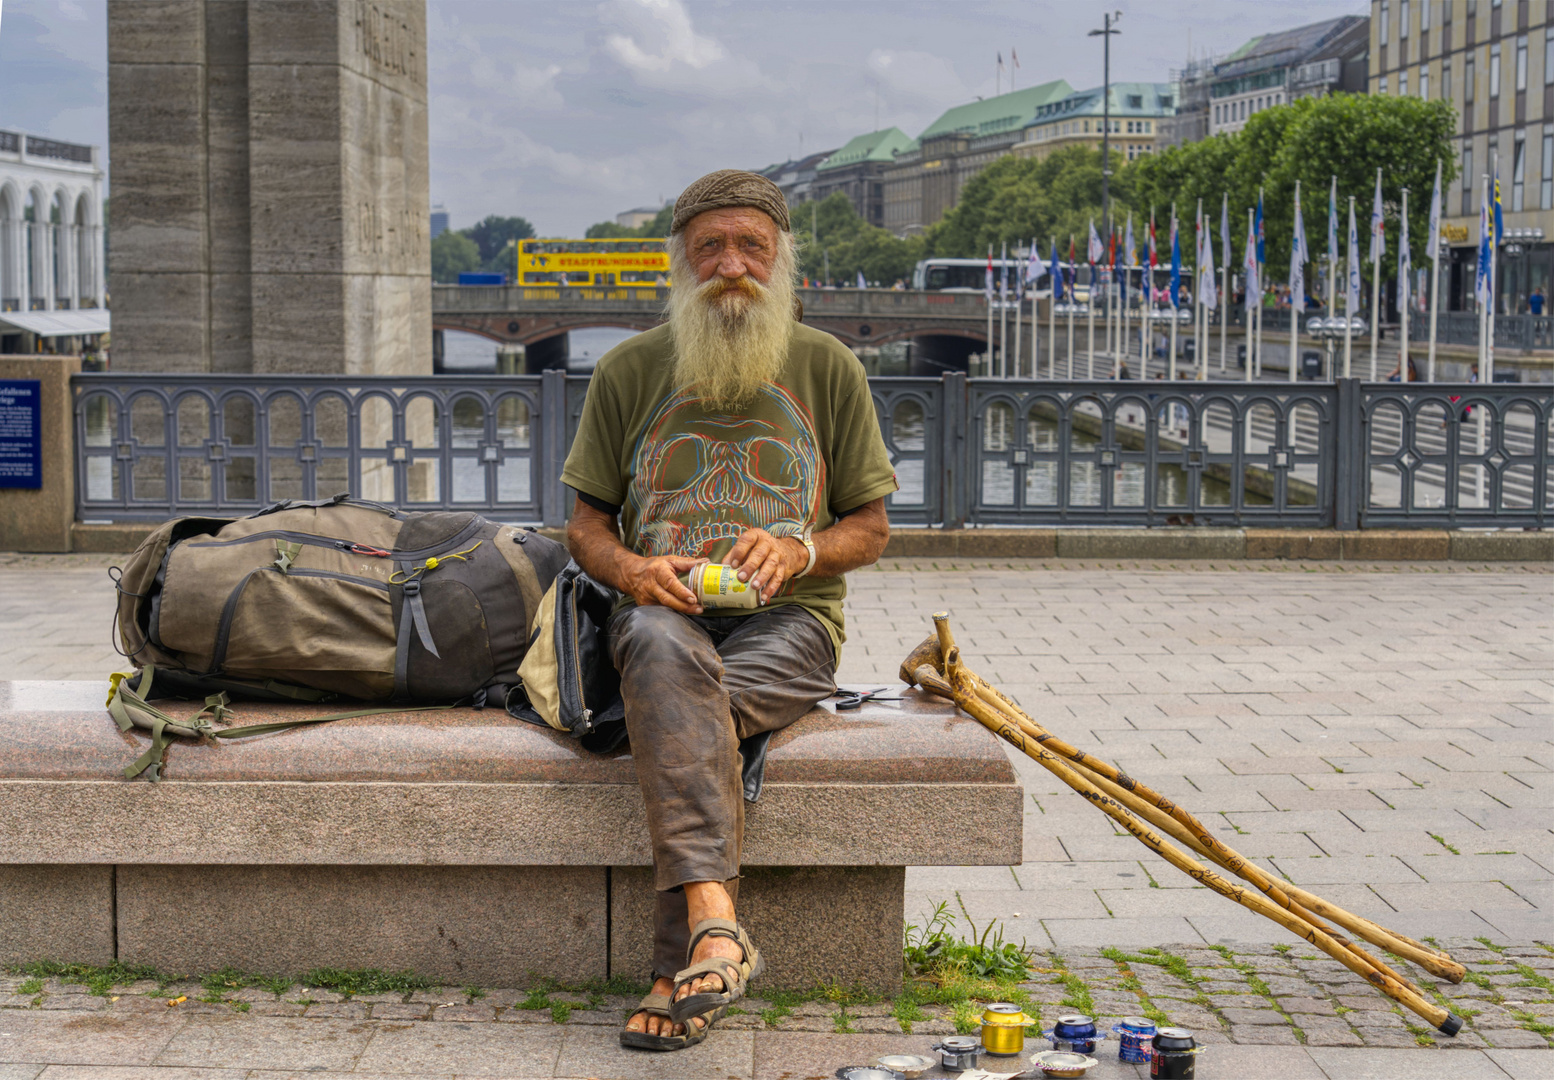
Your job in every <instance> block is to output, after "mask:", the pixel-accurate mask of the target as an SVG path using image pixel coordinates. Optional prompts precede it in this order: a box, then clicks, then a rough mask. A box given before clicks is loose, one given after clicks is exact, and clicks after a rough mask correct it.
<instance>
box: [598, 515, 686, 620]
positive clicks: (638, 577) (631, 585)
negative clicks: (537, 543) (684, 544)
mask: <svg viewBox="0 0 1554 1080" xmlns="http://www.w3.org/2000/svg"><path fill="white" fill-rule="evenodd" d="M567 549H568V550H569V551H571V552H572V558H574V559H576V560H577V565H579V566H581V567H582V568H583V570H584V572H585V573H587V574H588V576H589V577H591V578H593V579H594V580H595V581H600V582H603V583H604V584H606V585H608V586H610V587H611V588H612V589H619V590H620V591H621V592H623V593H626V594H628V595H629V596H630V597H631V598H632V599H633V600H635V601H636V602H637V603H638V604H642V605H644V606H646V605H649V604H659V605H661V606H663V607H667V608H673V609H674V610H675V611H681V612H684V613H685V614H687V615H700V614H701V611H702V609H701V605H700V604H699V603H697V602H696V594H695V593H693V592H691V590H690V589H688V588H687V587H686V585H685V583H684V582H683V581H681V580H680V575H681V574H683V573H685V572H686V571H687V570H689V569H690V568H691V567H693V566H695V565H696V564H697V563H698V562H700V561H701V560H700V559H690V558H685V557H684V556H680V555H659V556H655V557H653V558H647V557H645V556H642V555H638V554H637V553H636V552H634V551H632V550H630V549H629V548H627V547H626V545H625V544H623V543H621V537H620V526H619V525H617V524H616V521H615V515H614V514H606V513H605V512H604V511H603V510H595V509H594V508H593V507H592V506H589V505H588V504H587V503H585V502H584V501H583V500H582V499H578V500H577V504H576V505H575V506H574V507H573V508H572V521H571V523H570V524H568V525H567Z"/></svg>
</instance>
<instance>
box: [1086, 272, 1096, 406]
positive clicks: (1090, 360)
mask: <svg viewBox="0 0 1554 1080" xmlns="http://www.w3.org/2000/svg"><path fill="white" fill-rule="evenodd" d="M1085 378H1087V379H1093V378H1095V263H1093V262H1092V263H1091V264H1090V298H1089V299H1088V300H1087V301H1086V303H1085Z"/></svg>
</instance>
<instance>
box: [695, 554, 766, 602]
mask: <svg viewBox="0 0 1554 1080" xmlns="http://www.w3.org/2000/svg"><path fill="white" fill-rule="evenodd" d="M685 577H686V581H685V584H686V587H687V588H689V589H690V590H691V592H693V593H695V594H696V599H697V600H700V601H701V606H702V607H704V608H756V607H760V606H761V594H760V593H759V592H757V591H756V590H755V589H752V588H751V587H750V586H749V585H748V584H746V583H745V582H743V581H740V580H739V571H738V570H736V569H735V568H734V567H732V566H724V565H723V564H722V563H715V562H707V563H698V564H697V565H696V566H693V567H692V568H691V570H690V572H689V573H687V574H686V575H685Z"/></svg>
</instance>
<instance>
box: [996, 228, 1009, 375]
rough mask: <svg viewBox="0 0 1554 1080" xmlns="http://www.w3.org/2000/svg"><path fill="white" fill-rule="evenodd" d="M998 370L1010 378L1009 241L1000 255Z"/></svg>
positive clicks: (1000, 250) (1005, 242)
mask: <svg viewBox="0 0 1554 1080" xmlns="http://www.w3.org/2000/svg"><path fill="white" fill-rule="evenodd" d="M998 370H999V372H1000V373H1001V374H1002V375H1003V377H1004V378H1006V379H1007V378H1008V377H1009V241H1007V240H1005V241H1004V245H1003V247H1002V248H1001V249H999V254H998Z"/></svg>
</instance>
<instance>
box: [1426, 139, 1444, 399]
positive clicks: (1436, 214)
mask: <svg viewBox="0 0 1554 1080" xmlns="http://www.w3.org/2000/svg"><path fill="white" fill-rule="evenodd" d="M1440 198H1441V163H1440V162H1439V161H1437V162H1436V163H1435V192H1434V194H1432V195H1431V196H1430V216H1431V218H1432V219H1433V220H1432V222H1431V225H1432V228H1431V229H1430V236H1429V243H1430V266H1431V270H1430V351H1429V353H1428V356H1427V359H1426V360H1425V379H1426V381H1428V382H1434V381H1435V313H1436V311H1437V310H1438V309H1439V308H1440V306H1441V299H1440V297H1441V237H1440V214H1441V209H1442V208H1441V206H1440Z"/></svg>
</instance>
